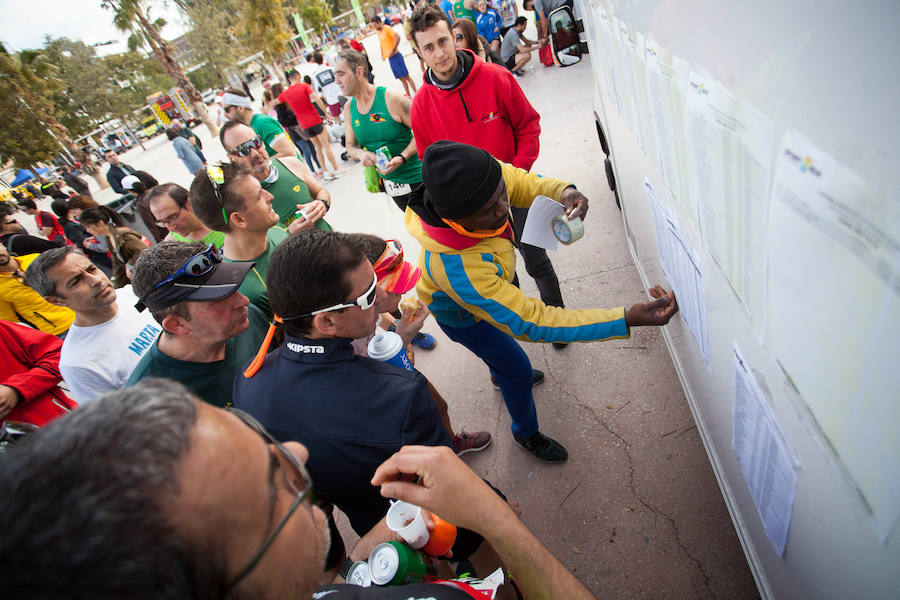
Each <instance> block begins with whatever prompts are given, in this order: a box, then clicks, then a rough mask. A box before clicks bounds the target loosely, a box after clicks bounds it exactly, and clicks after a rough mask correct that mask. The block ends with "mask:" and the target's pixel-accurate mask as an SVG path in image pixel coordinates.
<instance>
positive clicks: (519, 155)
mask: <svg viewBox="0 0 900 600" xmlns="http://www.w3.org/2000/svg"><path fill="white" fill-rule="evenodd" d="M502 76H503V77H504V79H505V80H506V85H505V86H497V90H498V91H501V92H502V91H504V90H505V91H506V93H505V94H502V96H501V97H500V98H499V99H498V102H499V103H500V105H501V106H503V109H504V111H505V114H506V115H508V116H509V120H510V124H511V125H512V128H513V132H514V133H513V135H514V136H515V138H516V155H515V157H513V159H512V165H513V166H514V167H519V168H520V169H525V170H526V171H530V170H531V165H533V164H534V161H535V160H537V157H538V152H540V149H541V143H540V141H539V139H538V138H539V137H540V135H541V115H539V114H538V112H537V111H536V110H534V107H533V106H532V105H531V102H529V101H528V98H526V97H525V92H523V91H522V88H521V87H519V83H518V82H517V81H516V79H515V77H514V76H513V74H512V73H510V72H508V71H507V72H505V73H503V75H502ZM418 139H419V138H418V136H417V137H416V143H417V144H418Z"/></svg>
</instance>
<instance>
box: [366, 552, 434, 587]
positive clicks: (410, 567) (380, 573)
mask: <svg viewBox="0 0 900 600" xmlns="http://www.w3.org/2000/svg"><path fill="white" fill-rule="evenodd" d="M433 574H434V565H433V563H432V561H431V560H430V559H429V558H428V557H427V556H425V555H424V554H422V553H421V552H417V551H415V550H413V549H412V548H410V547H409V546H406V545H405V544H402V543H400V542H385V543H383V544H378V545H377V546H375V547H374V548H373V549H372V553H371V554H369V576H370V577H371V578H372V583H374V584H375V585H404V584H407V583H420V582H422V581H425V579H426V577H428V576H429V575H433Z"/></svg>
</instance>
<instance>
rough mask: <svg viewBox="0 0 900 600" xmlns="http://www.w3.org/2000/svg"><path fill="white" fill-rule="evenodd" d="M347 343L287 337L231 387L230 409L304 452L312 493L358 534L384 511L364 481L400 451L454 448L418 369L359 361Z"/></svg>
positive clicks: (385, 505)
mask: <svg viewBox="0 0 900 600" xmlns="http://www.w3.org/2000/svg"><path fill="white" fill-rule="evenodd" d="M351 342H352V340H349V339H345V338H334V339H324V340H314V339H307V338H299V337H294V336H292V335H286V336H285V342H284V343H283V344H282V345H281V346H280V347H279V348H278V349H277V350H274V351H272V352H270V353H269V354H268V356H266V359H265V362H264V363H263V365H262V367H261V368H260V369H259V371H258V372H257V373H256V374H255V375H254V376H253V377H251V378H247V377H244V376H243V375H239V376H238V377H237V378H236V379H235V382H234V405H235V406H236V407H238V408H240V409H241V410H244V411H246V412H248V413H250V414H251V415H253V416H254V417H256V419H257V420H258V421H259V422H260V423H262V425H263V427H265V428H266V429H267V430H268V431H269V432H270V433H271V434H272V435H273V436H275V438H276V439H278V440H280V441H282V442H286V441H297V442H300V443H302V444H303V445H305V446H306V447H307V448H308V449H309V460H308V461H307V463H306V467H307V469H309V473H310V475H311V476H312V480H313V483H314V485H315V490H316V496H317V497H319V498H321V499H324V500H327V501H329V502H331V503H332V504H334V505H335V506H337V507H338V508H340V509H341V511H343V512H344V514H346V515H347V518H348V519H349V520H350V525H351V526H352V527H353V529H354V530H355V531H356V532H357V533H358V534H360V535H364V534H365V533H367V532H368V531H369V530H370V529H371V528H372V527H373V526H374V525H375V524H376V523H377V522H378V521H379V520H381V518H382V517H383V516H384V515H385V513H386V512H387V509H388V501H387V499H385V498H382V497H381V494H380V493H379V491H378V488H376V487H373V486H372V485H370V484H369V481H370V480H371V479H372V475H374V474H375V469H376V468H377V467H378V466H379V465H380V464H381V463H383V462H384V461H385V460H387V459H388V458H389V457H390V456H391V455H392V454H394V453H395V452H397V451H398V450H400V448H401V447H402V446H405V445H409V444H419V445H425V446H442V445H443V446H452V440H451V438H450V434H449V433H448V432H447V430H446V429H444V427H443V426H442V425H441V417H440V414H439V413H438V411H437V408H436V407H435V404H434V399H433V398H432V397H431V394H430V392H429V391H428V386H427V382H426V380H425V377H423V376H422V375H421V374H420V373H419V372H418V371H406V370H404V369H401V368H399V367H395V366H393V365H389V364H386V363H382V362H378V361H377V360H373V359H371V358H368V357H363V356H357V355H355V354H354V353H353V347H352V346H351V345H350V344H351Z"/></svg>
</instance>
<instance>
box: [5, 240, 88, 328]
mask: <svg viewBox="0 0 900 600" xmlns="http://www.w3.org/2000/svg"><path fill="white" fill-rule="evenodd" d="M38 256H39V255H38V254H26V255H25V256H15V257H14V256H10V255H9V253H8V252H7V251H6V248H5V247H0V319H2V320H3V321H10V322H12V323H16V322H19V321H21V322H23V323H28V324H29V325H31V326H32V327H34V328H35V329H40V330H41V331H43V332H45V333H49V334H51V335H55V336H58V337H64V336H65V334H66V332H67V331H68V330H69V327H70V326H71V325H72V322H73V321H74V320H75V313H73V312H72V311H71V310H69V309H68V308H64V307H60V306H55V305H53V304H50V303H49V302H47V301H46V300H44V299H43V298H41V296H40V295H39V294H38V293H37V292H35V291H34V290H33V289H31V288H30V287H28V286H27V285H25V271H26V270H27V269H28V265H30V264H31V262H32V261H33V260H34V259H36V258H37V257H38Z"/></svg>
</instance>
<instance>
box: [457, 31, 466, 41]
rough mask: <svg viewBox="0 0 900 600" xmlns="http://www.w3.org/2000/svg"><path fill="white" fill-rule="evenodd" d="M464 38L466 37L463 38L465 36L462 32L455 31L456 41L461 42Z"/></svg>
mask: <svg viewBox="0 0 900 600" xmlns="http://www.w3.org/2000/svg"><path fill="white" fill-rule="evenodd" d="M464 39H466V38H465V36H464V35H463V34H461V33H457V34H456V41H457V42H461V41H463V40H464Z"/></svg>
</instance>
